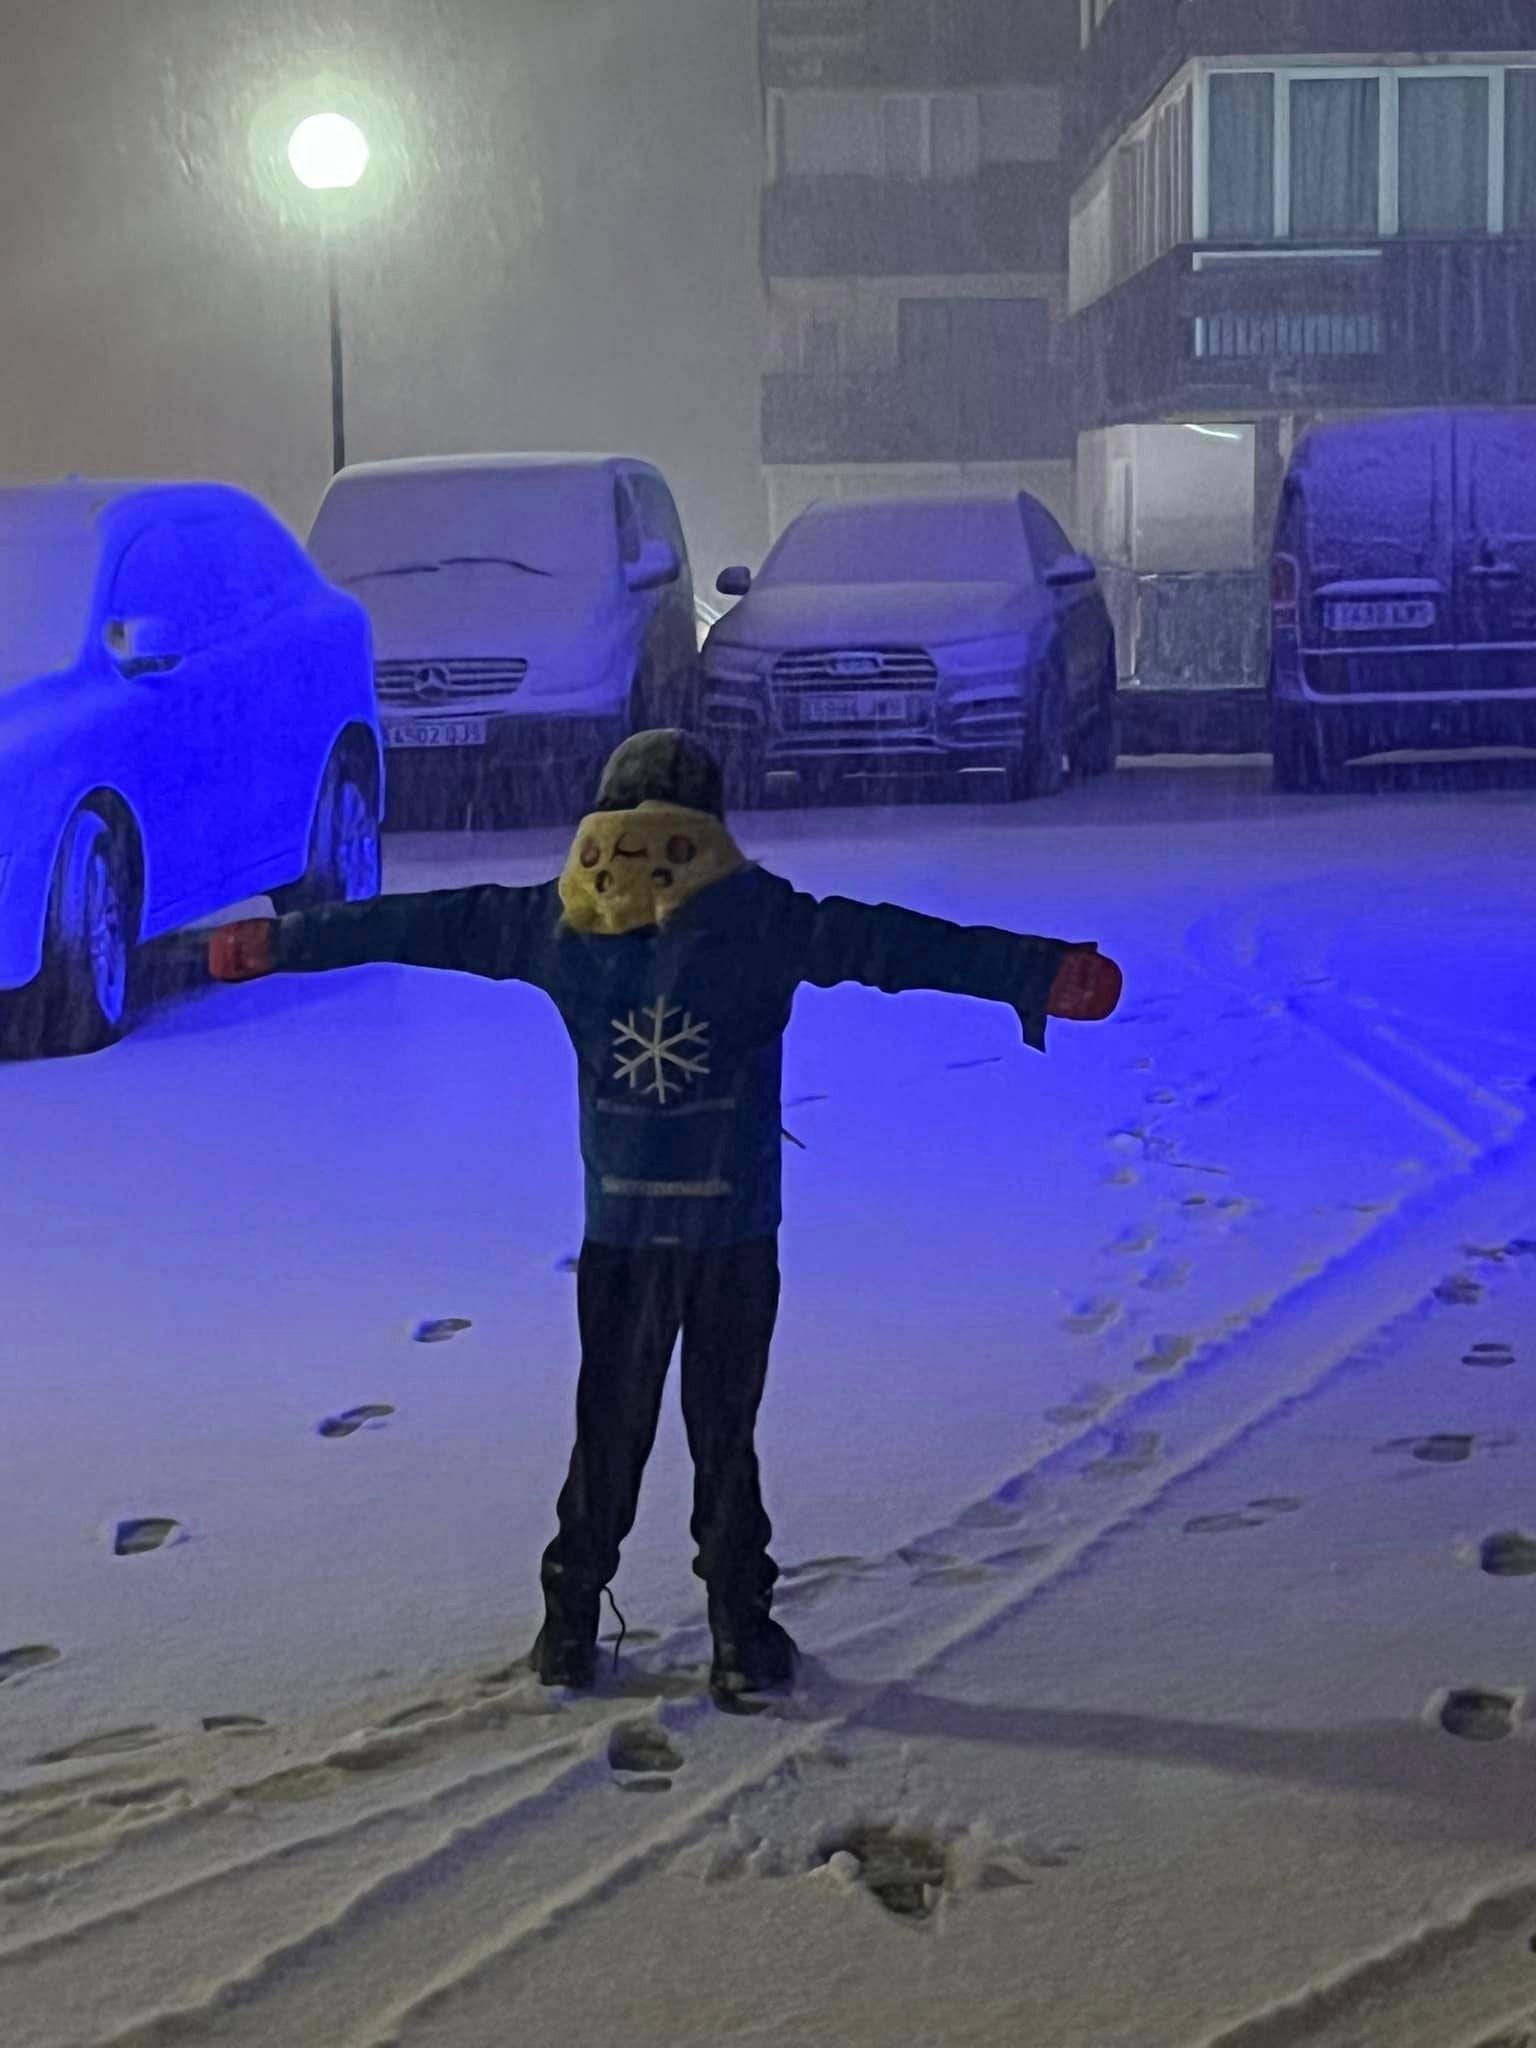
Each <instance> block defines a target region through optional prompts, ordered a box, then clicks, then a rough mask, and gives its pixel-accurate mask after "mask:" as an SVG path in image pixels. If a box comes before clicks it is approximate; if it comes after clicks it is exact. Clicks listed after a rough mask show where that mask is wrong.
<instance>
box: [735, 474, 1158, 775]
mask: <svg viewBox="0 0 1536 2048" xmlns="http://www.w3.org/2000/svg"><path fill="white" fill-rule="evenodd" d="M719 588H720V590H721V592H722V594H723V595H725V596H727V597H739V598H740V599H741V602H740V603H739V604H738V605H737V606H736V607H735V609H734V610H732V611H730V612H727V613H726V614H725V616H724V617H723V618H722V619H721V620H720V621H719V623H718V624H717V625H716V626H715V627H714V628H713V630H712V631H711V633H710V636H709V639H708V641H707V642H706V644H705V649H704V714H703V715H704V728H705V731H706V732H707V733H708V735H709V736H710V738H711V739H712V740H713V741H714V743H715V744H716V746H717V747H718V748H719V750H720V752H721V754H722V755H723V757H724V758H725V761H726V764H727V769H728V773H729V778H730V782H731V784H732V794H733V796H734V798H735V800H736V801H737V802H743V803H751V802H752V801H753V800H754V798H755V797H756V796H757V794H758V792H759V791H760V789H761V787H762V785H763V782H764V778H765V777H766V775H768V774H769V773H772V772H773V771H775V770H794V771H795V772H797V773H798V774H800V776H801V777H802V779H805V778H807V777H809V778H811V779H813V780H827V779H839V780H841V779H843V778H845V777H848V776H857V775H866V774H870V773H874V774H878V775H880V776H889V775H891V774H894V773H914V774H927V775H933V774H936V773H942V774H948V775H958V774H964V773H965V772H966V771H981V772H982V773H983V774H984V776H986V777H987V778H988V779H989V780H990V781H991V782H992V783H993V784H997V783H999V782H1001V785H1002V786H1003V787H1004V788H1005V790H1007V791H1008V793H1010V794H1013V795H1017V796H1046V795H1050V794H1052V793H1054V792H1055V791H1056V790H1058V789H1060V787H1061V784H1062V779H1063V776H1064V774H1065V772H1066V768H1067V765H1068V763H1069V762H1070V764H1071V766H1072V768H1073V770H1074V771H1075V772H1076V773H1077V774H1079V775H1098V774H1104V773H1106V772H1107V771H1108V770H1109V769H1111V768H1112V767H1113V766H1114V764H1115V757H1116V751H1117V748H1116V696H1115V691H1116V662H1115V636H1114V629H1113V627H1112V626H1111V624H1110V620H1109V613H1108V610H1107V608H1106V606H1105V603H1104V599H1103V596H1102V594H1101V593H1100V590H1099V586H1098V578H1097V575H1096V572H1095V569H1094V565H1093V563H1092V562H1090V561H1089V560H1088V559H1087V557H1086V556H1083V555H1080V554H1078V553H1076V552H1075V551H1074V549H1073V547H1072V545H1071V543H1070V541H1069V540H1068V539H1067V537H1066V535H1065V534H1064V533H1063V532H1062V530H1061V528H1060V526H1058V525H1057V523H1056V521H1055V520H1054V519H1053V518H1052V517H1051V515H1050V513H1049V512H1048V511H1047V510H1046V509H1045V507H1044V506H1043V505H1041V504H1040V503H1039V502H1038V501H1037V500H1036V499H1034V498H1031V497H1030V496H1028V494H1027V493H1024V492H1020V493H1019V494H1018V495H1017V496H1015V497H998V498H990V497H987V498H954V499H944V498H917V499H885V500H878V501H873V502H869V503H844V504H822V505H813V506H812V507H811V508H810V510H809V511H807V512H803V513H802V514H801V515H800V517H799V518H798V519H796V520H795V521H794V522H793V524H792V525H790V526H789V527H788V528H787V529H786V531H785V532H784V534H783V535H782V537H781V538H780V540H779V542H778V544H777V545H776V546H775V548H774V549H773V551H772V553H771V554H770V555H769V557H768V559H767V561H766V562H765V563H764V565H763V569H762V572H761V574H760V575H759V576H758V577H757V579H756V580H755V581H754V580H753V578H752V576H751V574H750V573H749V572H748V571H747V570H746V569H727V570H726V571H725V572H724V574H723V575H722V576H721V578H720V583H719Z"/></svg>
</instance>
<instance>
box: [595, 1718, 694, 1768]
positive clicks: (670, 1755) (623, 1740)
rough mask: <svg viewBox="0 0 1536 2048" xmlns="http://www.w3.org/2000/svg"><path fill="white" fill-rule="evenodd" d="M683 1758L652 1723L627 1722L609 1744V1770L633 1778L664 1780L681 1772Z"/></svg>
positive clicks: (660, 1729)
mask: <svg viewBox="0 0 1536 2048" xmlns="http://www.w3.org/2000/svg"><path fill="white" fill-rule="evenodd" d="M683 1761H684V1759H683V1756H682V1753H681V1751H680V1750H679V1749H678V1748H677V1745H676V1744H675V1743H674V1742H673V1741H672V1739H671V1737H670V1736H669V1735H668V1734H667V1731H666V1730H665V1729H664V1728H658V1727H657V1725H656V1723H655V1722H654V1721H626V1722H623V1723H622V1724H621V1725H620V1726H619V1727H617V1728H615V1729H614V1731H613V1734H612V1736H611V1737H610V1738H609V1742H608V1764H609V1768H610V1769H612V1770H614V1771H617V1772H621V1773H627V1774H629V1775H632V1776H635V1777H646V1778H657V1777H660V1778H666V1779H668V1780H669V1781H670V1778H671V1774H672V1773H673V1772H674V1771H680V1770H681V1769H682V1768H683Z"/></svg>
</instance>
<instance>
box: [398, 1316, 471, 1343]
mask: <svg viewBox="0 0 1536 2048" xmlns="http://www.w3.org/2000/svg"><path fill="white" fill-rule="evenodd" d="M474 1327H475V1326H474V1324H473V1323H472V1322H471V1321H470V1320H469V1318H468V1317H467V1316H439V1317H438V1318H437V1320H436V1321H434V1322H428V1323H418V1324H417V1325H416V1328H415V1329H414V1330H413V1331H412V1333H411V1338H412V1342H413V1343H416V1344H449V1343H451V1342H452V1341H453V1339H454V1338H455V1337H462V1336H463V1334H464V1332H465V1331H466V1330H472V1329H473V1328H474Z"/></svg>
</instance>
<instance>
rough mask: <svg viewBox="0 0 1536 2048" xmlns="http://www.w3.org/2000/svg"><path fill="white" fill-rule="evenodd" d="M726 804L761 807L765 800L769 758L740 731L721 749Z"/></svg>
mask: <svg viewBox="0 0 1536 2048" xmlns="http://www.w3.org/2000/svg"><path fill="white" fill-rule="evenodd" d="M720 769H721V774H722V776H723V778H724V781H725V807H726V809H727V810H729V811H760V810H761V809H762V808H763V805H764V803H765V802H766V801H767V794H768V762H767V757H766V755H765V754H764V752H763V749H762V747H761V746H760V745H758V744H756V743H755V742H754V741H752V740H750V739H746V738H744V737H742V736H740V735H738V736H736V737H735V738H733V739H732V740H731V741H730V743H729V745H727V746H726V747H724V748H723V749H722V750H721V761H720Z"/></svg>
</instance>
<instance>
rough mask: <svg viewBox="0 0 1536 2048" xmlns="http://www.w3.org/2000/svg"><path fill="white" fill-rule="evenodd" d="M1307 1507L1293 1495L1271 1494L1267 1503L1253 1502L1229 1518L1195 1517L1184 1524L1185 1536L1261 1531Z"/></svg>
mask: <svg viewBox="0 0 1536 2048" xmlns="http://www.w3.org/2000/svg"><path fill="white" fill-rule="evenodd" d="M1305 1505H1306V1503H1305V1502H1304V1501H1301V1500H1298V1499H1297V1498H1296V1496H1295V1495H1294V1494H1289V1493H1283V1494H1280V1493H1277V1494H1268V1495H1266V1496H1265V1497H1264V1499H1262V1500H1251V1501H1249V1503H1248V1505H1247V1507H1245V1508H1240V1509H1237V1510H1235V1511H1233V1512H1232V1513H1229V1514H1218V1515H1196V1516H1195V1517H1194V1519H1193V1520H1192V1521H1188V1522H1186V1523H1185V1524H1184V1533H1185V1535H1186V1536H1226V1535H1229V1534H1230V1533H1231V1532H1232V1531H1233V1530H1236V1529H1262V1528H1263V1527H1264V1525H1265V1523H1266V1522H1272V1521H1274V1519H1275V1518H1276V1516H1277V1515H1294V1514H1296V1513H1298V1512H1299V1511H1300V1509H1301V1508H1303V1507H1304V1506H1305Z"/></svg>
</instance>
